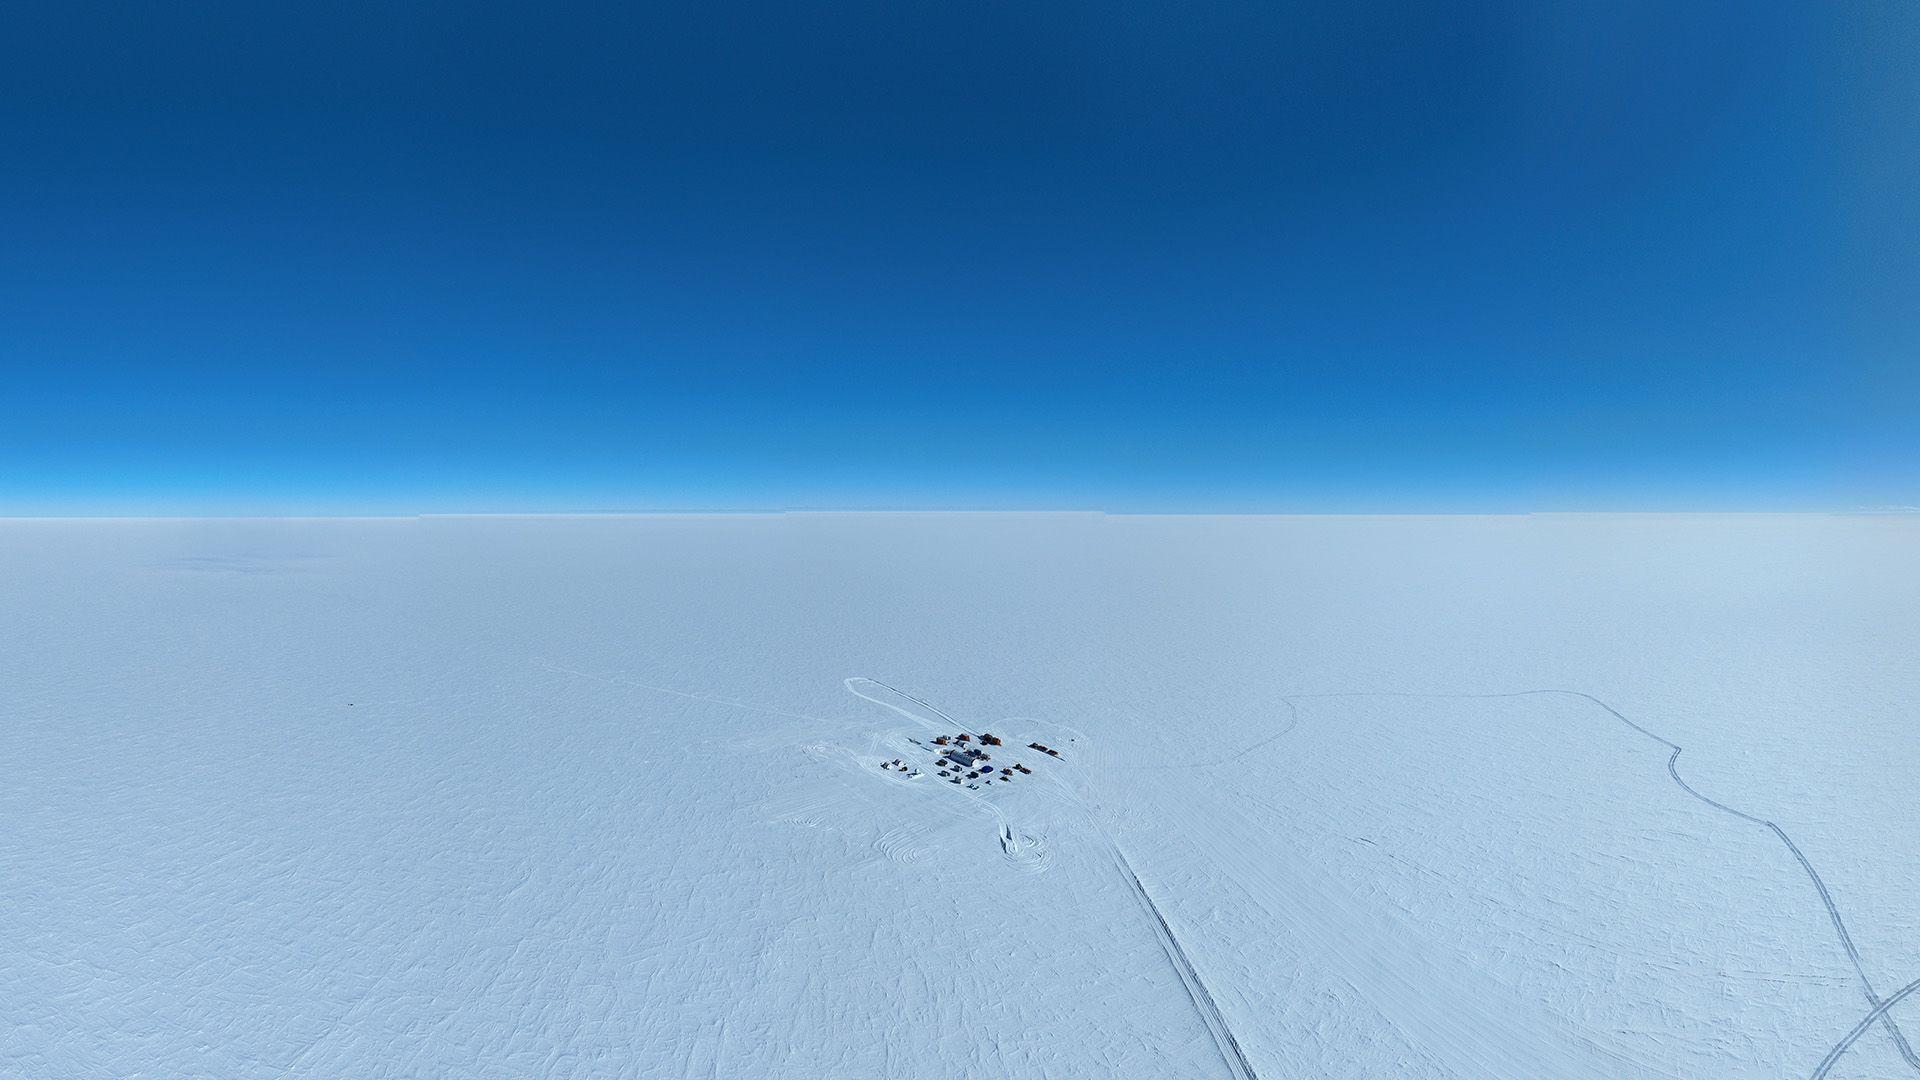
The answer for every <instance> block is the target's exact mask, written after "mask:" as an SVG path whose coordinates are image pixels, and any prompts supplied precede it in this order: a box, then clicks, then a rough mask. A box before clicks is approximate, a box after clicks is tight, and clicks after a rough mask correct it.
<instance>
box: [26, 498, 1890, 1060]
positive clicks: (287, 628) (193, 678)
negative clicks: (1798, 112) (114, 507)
mask: <svg viewBox="0 0 1920 1080" xmlns="http://www.w3.org/2000/svg"><path fill="white" fill-rule="evenodd" d="M0 612H4V613H5V618H4V619H0V871H4V872H3V873H0V890H3V891H4V892H3V893H0V1075H4V1076H9V1077H11V1076H21V1077H27V1078H43V1077H44V1078H62V1080H64V1078H69V1077H82V1078H87V1077H127V1076H142V1075H144V1076H209V1077H222V1078H225V1077H236V1078H253V1077H326V1078H333V1077H342V1076H353V1077H442V1076H465V1077H515V1078H522V1077H649V1078H651V1077H729V1078H731V1077H770V1078H771V1077H777V1078H783V1080H784V1078H790V1077H800V1078H807V1077H821V1078H829V1077H831V1078H839V1077H851V1076H874V1077H951V1076H981V1077H1001V1076H1004V1077H1061V1078H1065V1077H1103V1078H1104V1077H1114V1076H1128V1077H1183V1078H1184V1077H1220V1078H1222V1080H1226V1078H1232V1077H1239V1078H1243V1080H1245V1078H1252V1077H1259V1078H1261V1080H1277V1078H1286V1077H1352V1078H1361V1077H1367V1078H1377V1077H1417V1078H1429V1077H1432V1078H1437V1077H1457V1078H1462V1080H1481V1078H1491V1080H1501V1078H1513V1080H1521V1078H1525V1080H1536V1078H1541V1077H1553V1078H1556V1080H1558V1078H1575V1080H1577V1078H1583V1077H1585V1078H1594V1080H1602V1078H1605V1080H1632V1078H1638V1077H1675V1078H1678V1077H1686V1078H1694V1077H1714V1078H1720V1077H1732V1078H1746V1077H1753V1078H1759V1077H1814V1078H1815V1080H1868V1078H1896V1077H1920V1067H1917V1066H1916V1064H1915V1063H1914V1054H1913V1045H1912V1042H1913V1040H1914V1039H1916V1038H1920V1008H1916V1003H1920V992H1916V991H1920V857H1916V856H1920V852H1917V851H1916V850H1915V844H1916V841H1915V839H1914V838H1915V837H1917V836H1920V809H1916V806H1917V804H1920V800H1915V799H1914V798H1913V797H1912V792H1913V790H1914V780H1913V777H1914V776H1915V775H1916V771H1917V770H1916V766H1920V739H1916V737H1915V735H1914V731H1913V727H1912V722H1913V715H1914V704H1915V702H1916V701H1920V665H1916V664H1914V662H1913V659H1912V658H1913V657H1914V656H1916V655H1920V520H1916V519H1915V518H1913V517H1909V516H1864V515H1863V516H1806V517H1763V516H1744V517H1619V518H1608V517H1536V518H1479V519H1285V518H1269V519H1257V518H1247V519H1206V518H1165V519H1156V518H1120V517H1104V516H1100V515H1004V516H996V515H868V516H861V515H766V516H729V517H706V518H701V517H663V518H629V519H598V520H596V519H409V520H387V521H311V522H297V521H279V522H244V521H242V522H158V521H147V522H137V521H121V522H53V521H37V522H12V523H5V524H0ZM983 730H992V731H994V732H996V733H999V734H1002V735H1005V736H1007V739H1006V742H1007V747H1006V748H998V747H996V749H995V754H994V763H995V764H996V765H997V766H1000V767H1001V772H999V773H996V774H994V775H996V776H999V775H1004V771H1005V768H1006V767H1007V766H1008V765H1010V764H1011V762H1012V761H1014V760H1019V761H1020V762H1021V763H1022V764H1025V765H1027V766H1029V771H1028V772H1024V773H1020V774H1018V775H1017V776H1016V777H1015V779H1014V781H1013V782H1011V783H1008V782H1001V783H995V784H992V785H980V786H976V787H974V788H971V789H969V788H968V787H966V786H964V785H954V784H949V783H947V782H945V781H943V780H939V779H938V778H937V777H936V776H934V775H932V774H931V773H929V772H927V771H925V770H918V771H919V775H917V776H916V775H914V774H915V772H916V768H914V767H912V766H914V765H915V764H917V763H920V762H925V761H931V760H934V759H935V758H937V756H938V754H936V753H934V750H935V749H937V748H936V747H934V746H933V745H932V742H931V740H933V739H934V738H937V737H939V736H942V735H946V736H949V737H951V736H952V735H953V734H955V733H958V732H973V733H975V735H977V734H978V733H980V732H982V731H983ZM1029 741H1034V742H1038V743H1040V744H1042V745H1044V746H1050V747H1053V748H1056V749H1057V750H1059V752H1060V753H1059V756H1058V757H1052V756H1047V755H1043V754H1040V753H1039V752H1032V753H1028V752H1027V751H1024V750H1022V749H1021V748H1022V747H1024V746H1025V744H1027V743H1028V742H1029ZM894 762H904V763H908V766H909V767H906V768H900V767H883V766H889V765H891V764H892V763H894Z"/></svg>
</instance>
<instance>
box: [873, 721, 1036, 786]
mask: <svg viewBox="0 0 1920 1080" xmlns="http://www.w3.org/2000/svg"><path fill="white" fill-rule="evenodd" d="M933 745H934V747H935V750H934V753H935V754H936V755H937V760H936V761H935V762H934V765H935V767H937V768H938V769H939V771H940V778H941V779H943V780H945V781H946V782H947V783H949V784H965V785H966V786H967V787H970V788H977V787H979V786H980V785H981V784H991V783H993V782H994V781H995V780H998V781H1000V782H1001V783H1003V784H1004V783H1010V782H1012V780H1013V777H1014V774H1016V773H1027V774H1029V775H1031V774H1032V773H1033V770H1032V769H1029V768H1027V767H1026V766H1025V765H1022V764H1020V763H1019V762H1017V761H1016V762H1013V763H1012V764H1008V765H1001V766H995V765H993V764H991V762H992V761H993V755H992V754H990V753H988V752H987V747H989V746H1004V745H1005V743H1003V742H1002V741H1001V740H1000V738H999V737H998V736H996V735H994V734H993V733H992V732H983V733H981V735H980V737H979V739H978V745H975V739H974V737H973V736H972V735H969V734H967V733H966V732H961V733H960V734H958V735H940V736H937V737H936V738H935V739H934V740H933ZM1027 747H1028V749H1031V750H1038V751H1040V752H1041V753H1043V754H1048V755H1051V756H1053V757H1059V756H1060V751H1058V750H1055V749H1053V748H1052V747H1049V746H1043V745H1041V744H1040V743H1037V742H1036V743H1028V744H1027ZM882 768H887V769H898V770H900V771H901V772H911V773H912V775H915V776H918V775H919V773H918V771H917V770H912V769H911V767H910V766H908V765H906V764H905V763H904V762H902V761H901V760H900V759H898V758H895V759H894V760H892V761H889V762H887V763H886V764H885V765H884V766H882Z"/></svg>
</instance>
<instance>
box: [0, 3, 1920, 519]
mask: <svg viewBox="0 0 1920 1080" xmlns="http://www.w3.org/2000/svg"><path fill="white" fill-rule="evenodd" d="M1916 55H1920V6H1916V5H1914V4H1912V3H1909V2H1904V0H1901V2H1894V0H1889V2H1883V3H1837V4H1802V5H1784V4H1783V5H1758V6H1756V5H1749V4H1731V3H1729V4H1711V3H1694V4H1670V3H1660V4H1653V3H1648V4H1608V5H1561V4H1513V5H1496V4H1466V5H1458V4H1434V5H1421V4H1406V3H1389V4H1381V5H1352V4H1337V3H1327V4H1284V5H1276V4H1255V3H1245V2H1234V3H1219V4H1213V3H1200V4H1195V3H1177V4H1176V3H1126V4H1113V3H1098V4H1078V3H1045V4H1012V3H994V4H973V3H944V4H918V3H902V2H898V0H894V2H885V3H878V2H876V3H839V4H827V5H800V4H791V3H780V4H774V3H764V4H760V3H732V4H729V3H711V2H702V3H690V4H684V5H682V4H651V3H623V4H609V5H604V6H596V5H578V4H574V5H567V4H562V5H538V6H536V5H531V4H514V3H492V4H488V3H460V4H434V5H429V4H406V5H396V4H388V3H381V4H363V5H355V4H330V5H325V6H320V5H302V4H295V5H258V4H238V3H233V4H228V3H181V4H167V5H146V6H129V5H107V4H100V5H87V4H77V3H61V4H57V5H55V4H44V5H43V4H37V3H26V4H14V5H8V7H7V9H6V11H5V13H4V14H0V145H4V146H5V147H6V148H7V149H6V153H5V155H4V158H0V224H4V226H5V229H4V234H5V241H4V243H0V374H3V375H4V382H3V383H0V513H14V514H38V513H254V512H260V513H313V512H319V513H348V512H381V513H392V512H412V511H486V510H492V511H537V510H562V511H595V510H647V509H672V508H768V507H784V506H793V507H799V506H807V507H827V506H835V507H902V508H905V507H915V508H917V507H968V508H979V507H1008V508H1042V507H1071V508H1108V509H1114V510H1172V511H1203V510H1233V511H1289V512H1292V511H1445V510H1461V511H1488V510H1527V509H1552V510H1564V509H1676V508H1702V509H1726V508H1750V509H1776V508H1824V507H1853V506H1879V505H1912V504H1916V503H1920V420H1917V419H1916V417H1917V416H1920V300H1916V298H1917V297H1920V180H1916V177H1920V123H1915V121H1914V118H1915V117H1916V116H1920V65H1916V64H1914V63H1913V57H1914V56H1916Z"/></svg>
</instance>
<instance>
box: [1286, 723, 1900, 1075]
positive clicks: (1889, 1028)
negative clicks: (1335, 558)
mask: <svg viewBox="0 0 1920 1080" xmlns="http://www.w3.org/2000/svg"><path fill="white" fill-rule="evenodd" d="M1549 694H1558V695H1563V696H1566V697H1576V698H1580V699H1582V700H1584V701H1587V702H1591V703H1592V704H1594V705H1596V706H1598V707H1599V708H1600V709H1602V710H1603V711H1605V712H1606V713H1607V714H1608V715H1609V716H1612V717H1613V718H1614V719H1615V720H1618V721H1620V722H1621V723H1622V724H1625V725H1626V726H1628V727H1630V728H1632V729H1633V730H1634V731H1637V732H1639V733H1640V734H1641V735H1643V736H1645V737H1646V738H1648V739H1651V740H1653V741H1654V742H1656V743H1659V744H1660V745H1662V746H1664V747H1666V748H1667V749H1668V750H1669V751H1670V753H1669V754H1668V755H1667V775H1668V776H1669V777H1671V778H1672V779H1673V782H1674V783H1675V784H1677V785H1679V787H1680V790H1682V791H1684V792H1686V793H1687V794H1688V795H1691V796H1692V797H1693V798H1695V799H1698V800H1699V801H1700V802H1703V803H1705V804H1706V805H1708V806H1710V807H1712V808H1713V809H1715V810H1718V811H1720V812H1721V813H1723V814H1729V815H1732V816H1733V817H1736V818H1739V819H1740V820H1742V821H1745V822H1748V823H1749V824H1753V825H1759V826H1762V827H1764V828H1765V829H1766V830H1767V831H1769V832H1771V833H1772V834H1773V835H1774V836H1775V837H1776V838H1778V839H1779V841H1780V842H1781V843H1782V844H1784V845H1786V848H1787V850H1788V851H1789V852H1791V853H1792V854H1793V857H1794V860H1795V861H1796V862H1798V863H1799V864H1800V869H1801V870H1802V871H1804V872H1805V873H1806V876H1807V880H1808V881H1809V882H1811V883H1812V884H1813V888H1814V891H1815V892H1817V893H1818V894H1819V896H1820V903H1821V905H1822V906H1823V907H1824V908H1825V909H1826V913H1827V919H1828V921H1829V922H1831V923H1832V925H1833V931H1834V935H1835V936H1836V937H1837V938H1839V940H1840V946H1841V948H1842V949H1843V950H1844V951H1845V952H1846V954H1847V960H1848V962H1849V963H1851V964H1852V965H1853V971H1854V974H1855V975H1856V976H1858V978H1859V980H1860V988H1861V990H1862V992H1863V993H1864V994H1865V996H1866V999H1867V1004H1868V1005H1869V1006H1870V1007H1872V1008H1873V1009H1874V1012H1873V1013H1870V1014H1869V1016H1870V1017H1877V1018H1878V1020H1879V1022H1880V1024H1881V1025H1882V1026H1883V1027H1884V1028H1885V1029H1886V1032H1887V1034H1888V1036H1890V1037H1891V1038H1892V1039H1893V1042H1894V1046H1895V1047H1896V1048H1897V1049H1898V1050H1899V1052H1900V1056H1901V1057H1902V1058H1904V1059H1905V1060H1906V1063H1907V1064H1908V1066H1910V1067H1911V1068H1913V1069H1914V1070H1915V1071H1916V1072H1920V1054H1916V1053H1915V1052H1914V1049H1913V1047H1912V1045H1911V1044H1910V1043H1908V1041H1907V1037H1906V1034H1905V1033H1904V1032H1902V1031H1901V1030H1900V1027H1899V1025H1898V1024H1896V1023H1894V1020H1893V1017H1892V1016H1891V1015H1889V1014H1888V1012H1887V1010H1886V1009H1885V1008H1882V1005H1883V999H1882V998H1881V997H1880V994H1879V992H1878V991H1876V990H1875V989H1874V987H1873V981H1872V980H1871V979H1870V978H1869V977H1868V976H1867V969H1866V965H1865V963H1864V962H1863V961H1862V960H1861V959H1860V950H1859V949H1858V948H1857V947H1855V945H1854V943H1853V935H1852V934H1850V933H1848V931H1847V924H1846V920H1844V919H1842V918H1841V917H1840V908H1839V907H1838V905H1836V904H1835V903H1834V901H1833V894H1832V893H1831V892H1829V891H1828V889H1827V883H1826V882H1825V881H1824V880H1823V879H1822V878H1821V877H1820V872H1819V871H1818V870H1815V869H1814V867H1813V863H1812V862H1811V861H1809V860H1808V859H1807V857H1806V855H1804V854H1803V853H1801V851H1800V846H1799V845H1798V844H1795V843H1794V842H1793V838H1792V837H1790V836H1788V835H1787V831H1786V830H1785V829H1782V828H1781V827H1780V826H1779V825H1778V824H1776V823H1774V822H1772V821H1769V820H1767V819H1765V818H1761V817H1756V816H1754V815H1753V814H1749V813H1747V812H1745V811H1743V810H1737V809H1735V808H1733V807H1731V806H1728V805H1727V804H1726V803H1723V802H1720V801H1718V800H1717V799H1713V798H1710V797H1708V796H1706V795H1703V794H1701V793H1700V792H1699V791H1698V790H1697V789H1695V788H1694V786H1693V785H1692V784H1689V783H1687V781H1686V780H1685V779H1684V778H1683V777H1682V776H1681V775H1680V769H1679V761H1680V754H1681V753H1682V752H1683V750H1684V749H1685V748H1684V747H1682V746H1681V745H1680V744H1679V743H1676V742H1674V741H1673V740H1671V739H1668V738H1666V737H1664V736H1661V735H1657V734H1655V733H1653V732H1652V731H1649V730H1647V729H1646V728H1644V727H1642V726H1641V725H1639V724H1637V723H1635V722H1634V721H1632V720H1629V719H1628V718H1627V717H1626V716H1625V715H1624V714H1623V713H1621V712H1620V710H1618V709H1616V708H1614V707H1613V706H1612V705H1609V704H1607V703H1606V702H1605V701H1602V700H1601V699H1599V698H1597V697H1595V696H1593V695H1592V694H1589V693H1586V692H1584V691H1581V690H1563V689H1552V688H1549V689H1539V690H1513V691H1508V692H1505V693H1491V694H1437V693H1436V694H1419V693H1403V692H1391V691H1375V692H1355V693H1338V694H1293V695H1289V696H1288V698H1287V699H1286V700H1288V701H1290V702H1291V701H1308V700H1314V699H1321V700H1326V699H1338V698H1427V699H1436V700H1439V699H1445V700H1456V701H1468V700H1494V699H1503V698H1521V697H1537V696H1543V695H1549ZM1294 719H1295V722H1296V723H1297V721H1298V716H1297V715H1296V716H1295V718H1294ZM1293 726H1294V725H1293V724H1289V725H1288V728H1287V730H1288V731H1291V730H1292V729H1293ZM1268 741H1271V737H1270V738H1269V739H1267V740H1263V741H1262V742H1260V743H1256V744H1254V745H1255V746H1260V745H1264V744H1265V742H1268ZM1249 749H1251V747H1250V748H1249ZM1907 992H1910V991H1903V992H1902V993H1903V995H1904V993H1907ZM1829 1067H1830V1066H1829Z"/></svg>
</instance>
